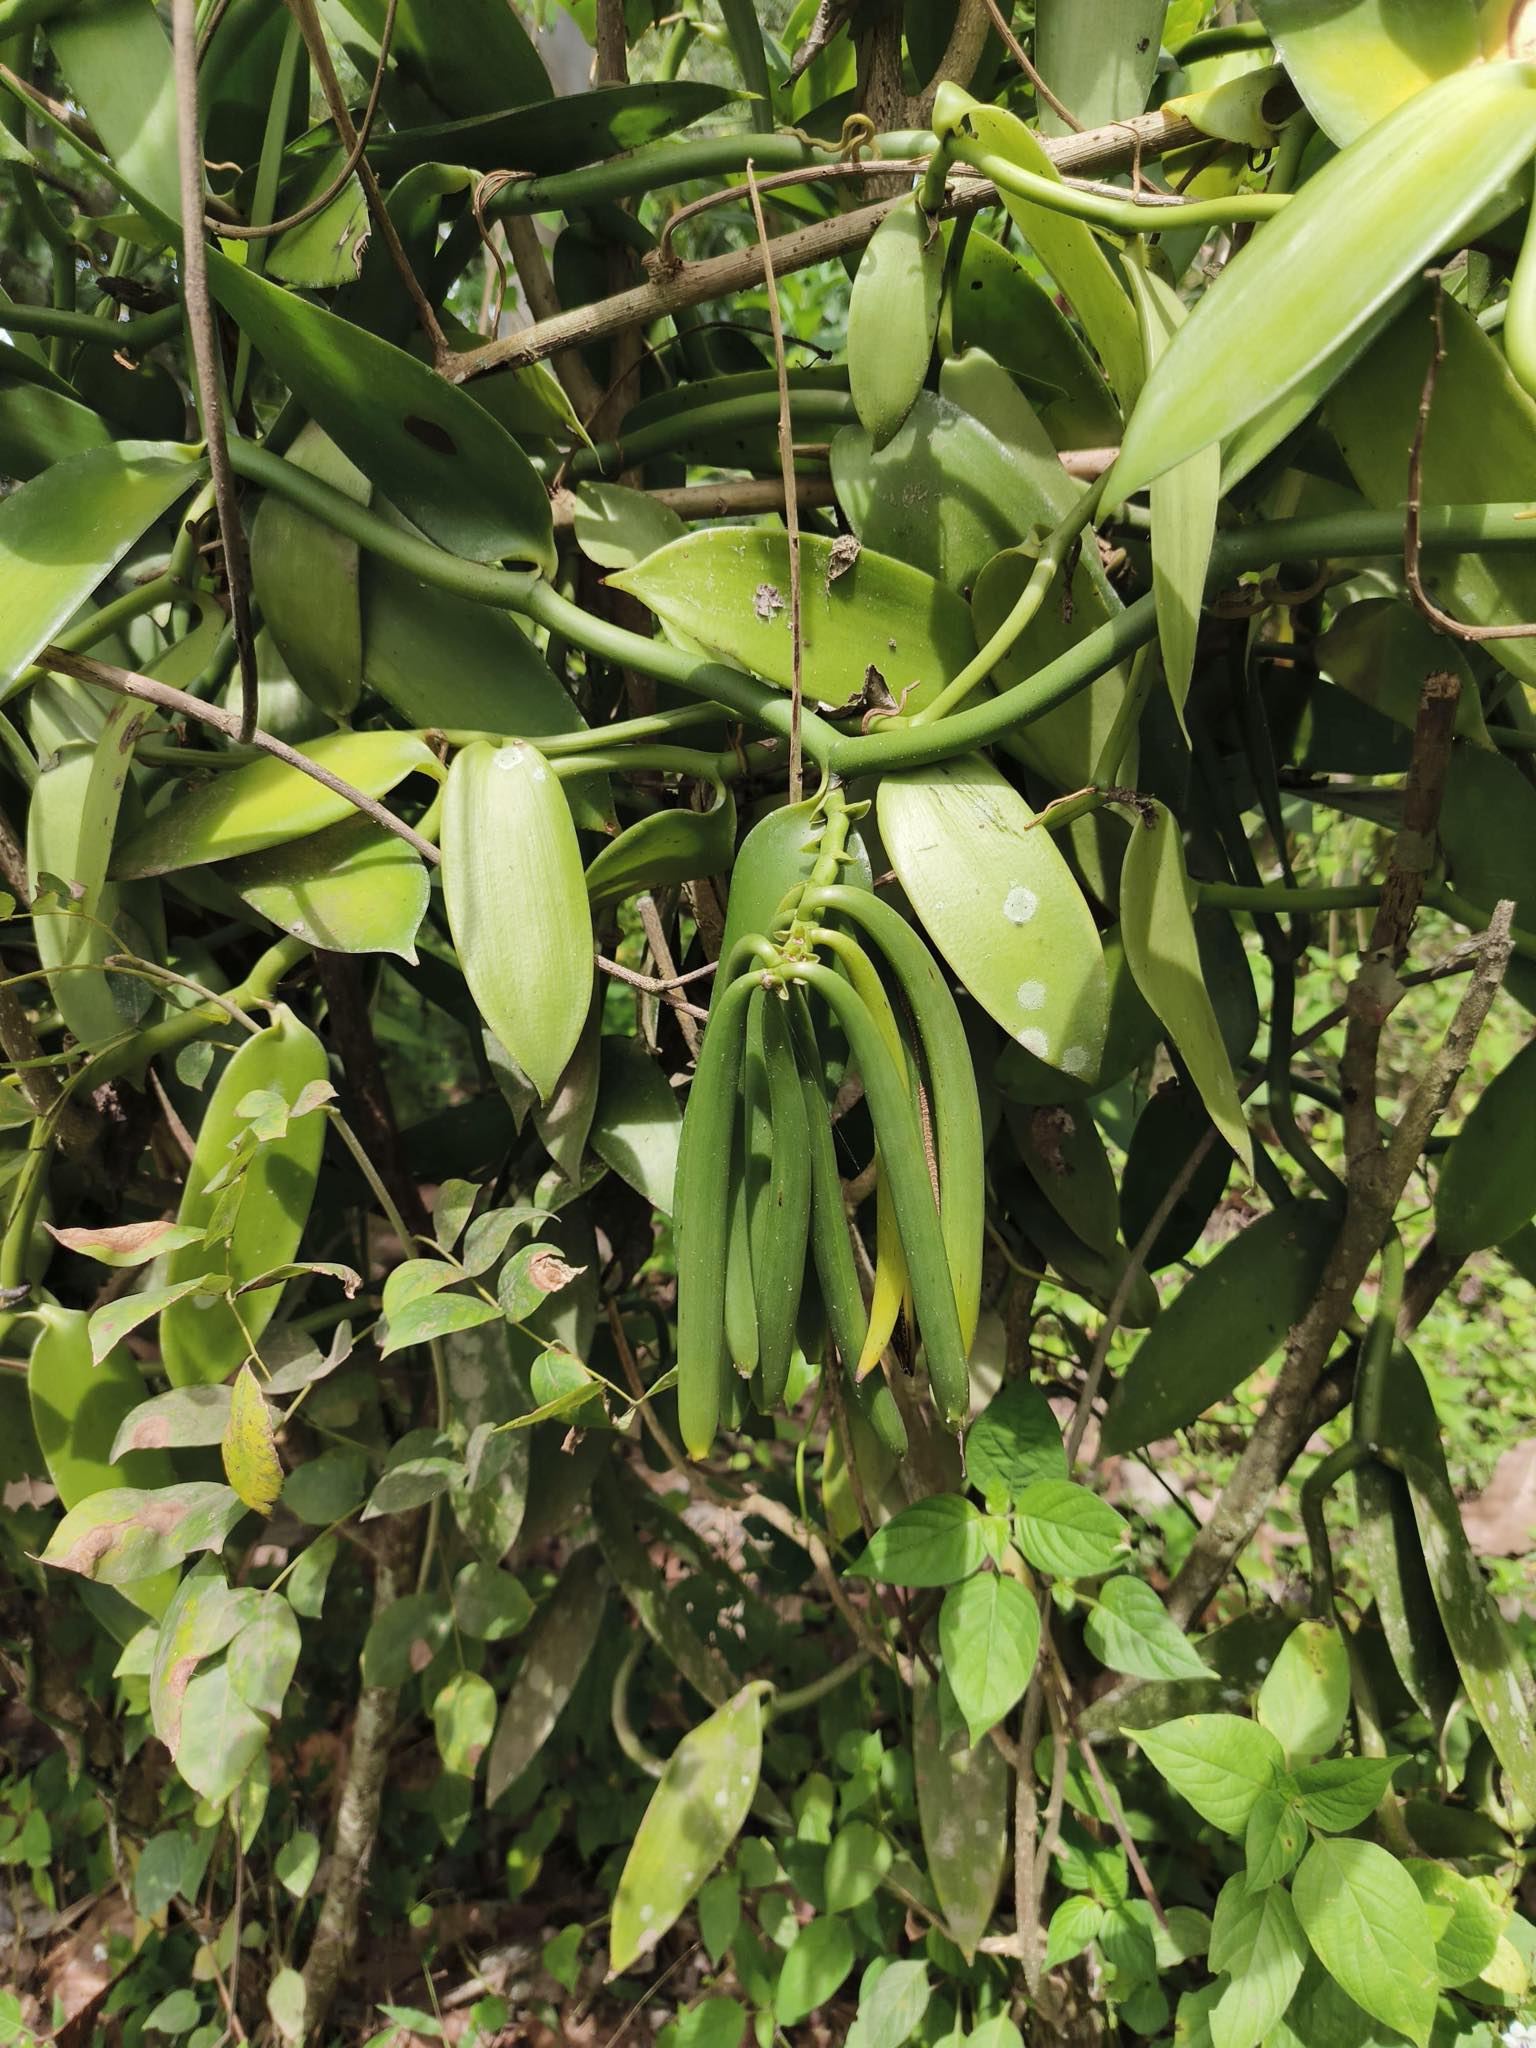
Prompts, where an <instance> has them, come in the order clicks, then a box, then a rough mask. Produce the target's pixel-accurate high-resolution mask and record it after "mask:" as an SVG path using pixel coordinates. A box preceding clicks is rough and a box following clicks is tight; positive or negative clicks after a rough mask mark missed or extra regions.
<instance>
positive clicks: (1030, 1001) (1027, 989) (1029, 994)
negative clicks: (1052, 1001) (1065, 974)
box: [1019, 981, 1045, 1010]
mask: <svg viewBox="0 0 1536 2048" xmlns="http://www.w3.org/2000/svg"><path fill="white" fill-rule="evenodd" d="M1019 1008H1020V1009H1021V1010H1043V1009H1044V1008H1045V983H1044V982H1043V981H1021V982H1020V983H1019Z"/></svg>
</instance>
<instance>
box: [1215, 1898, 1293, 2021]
mask: <svg viewBox="0 0 1536 2048" xmlns="http://www.w3.org/2000/svg"><path fill="white" fill-rule="evenodd" d="M1306 1963H1307V1945H1306V1942H1305V1941H1304V1940H1303V1938H1302V1933H1301V1929H1300V1927H1299V1926H1298V1925H1297V1923H1296V1912H1295V1908H1294V1907H1293V1906H1292V1904H1291V1901H1290V1897H1289V1895H1288V1893H1287V1892H1286V1889H1285V1887H1284V1885H1280V1884H1272V1885H1269V1886H1267V1887H1266V1888H1265V1889H1264V1890H1262V1891H1257V1892H1254V1891H1250V1890H1249V1889H1248V1887H1247V1886H1246V1885H1245V1883H1244V1881H1243V1879H1242V1878H1241V1877H1230V1878H1228V1880H1227V1882H1226V1884H1225V1885H1224V1886H1223V1887H1222V1891H1221V1896H1220V1897H1219V1898H1218V1899H1217V1901H1216V1912H1215V1916H1214V1919H1213V1921H1212V1924H1211V1952H1210V1965H1211V1968H1212V1969H1213V1970H1218V1971H1224V1972H1226V1973H1227V1974H1228V1975H1229V1976H1230V1978H1231V1982H1230V1983H1229V1984H1228V1985H1227V1986H1226V1988H1225V1989H1224V1990H1223V1992H1222V1994H1221V1997H1220V1999H1219V2000H1218V2001H1217V2003H1216V2005H1215V2007H1214V2009H1213V2010H1212V2012H1211V2017H1210V2028H1211V2042H1212V2048H1258V2044H1259V2043H1260V2042H1261V2041H1262V2040H1263V2039H1264V2037H1265V2036H1266V2034H1268V2032H1269V2030H1270V2028H1271V2027H1273V2026H1274V2024H1275V2023H1276V2021H1277V2020H1279V2019H1280V2018H1281V2016H1282V2015H1283V2014H1284V2012H1285V2009H1286V2007H1287V2006H1288V2005H1289V2004H1290V2002H1291V1997H1292V1994H1293V1993H1294V1992H1295V1989H1296V1986H1297V1985H1298V1984H1299V1983H1300V1982H1301V1973H1302V1971H1303V1970H1304V1969H1305V1968H1306Z"/></svg>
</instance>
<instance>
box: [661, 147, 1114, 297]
mask: <svg viewBox="0 0 1536 2048" xmlns="http://www.w3.org/2000/svg"><path fill="white" fill-rule="evenodd" d="M926 162H927V158H926V157H918V156H913V157H882V156H877V157H871V158H868V159H863V158H861V159H859V160H857V161H854V162H849V163H841V164H802V165H801V167H800V168H799V169H798V170H795V171H774V172H772V173H771V174H770V175H769V176H768V177H766V178H758V179H757V180H756V184H757V189H758V191H759V192H778V191H781V190H782V189H783V188H784V187H785V186H786V185H814V184H816V183H817V182H818V181H819V180H821V179H822V178H868V177H871V176H873V175H874V174H875V173H877V172H881V171H920V170H921V169H922V168H923V166H924V164H925V163H926ZM747 177H748V183H749V186H750V184H751V183H752V181H753V178H752V169H751V166H748V172H747ZM1124 196H1125V195H1124V193H1122V192H1120V191H1118V190H1117V191H1116V193H1115V197H1116V198H1117V199H1123V198H1124ZM740 197H741V188H740V187H739V186H737V185H722V186H721V187H720V189H719V190H718V191H717V192H706V193H705V194H704V197H703V198H702V199H690V200H689V202H688V204H687V205H686V206H678V207H674V209H673V210H672V212H671V213H669V214H668V215H667V218H666V223H665V225H664V226H663V228H662V230H661V240H660V241H659V242H658V243H657V245H656V247H655V248H654V249H653V250H651V251H650V252H649V253H648V254H647V256H646V257H645V268H646V272H647V274H648V275H649V276H651V277H657V276H664V275H665V274H666V273H667V272H668V271H669V270H671V269H672V268H673V267H674V266H675V265H676V264H677V263H678V262H679V261H680V259H679V258H678V257H677V256H676V255H675V254H674V253H673V249H672V237H673V236H674V235H675V234H676V233H677V230H678V229H679V228H680V227H681V226H682V225H683V223H684V221H689V220H697V218H698V217H699V215H700V214H701V213H711V212H713V211H714V209H715V208H716V207H717V206H726V205H728V204H729V203H730V201H731V200H733V199H739V198H740Z"/></svg>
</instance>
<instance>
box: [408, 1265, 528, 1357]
mask: <svg viewBox="0 0 1536 2048" xmlns="http://www.w3.org/2000/svg"><path fill="white" fill-rule="evenodd" d="M413 1263H414V1262H413ZM421 1263H422V1264H423V1265H425V1264H426V1263H427V1261H425V1260H422V1261H421ZM448 1277H449V1279H450V1280H454V1279H457V1278H458V1275H457V1274H456V1273H453V1272H451V1271H450V1273H449V1275H448ZM500 1314H501V1310H500V1309H499V1308H498V1307H497V1306H496V1304H495V1302H493V1301H482V1300H481V1299H480V1297H479V1295H478V1294H438V1293H433V1294H426V1295H419V1296H417V1298H416V1299H415V1300H414V1301H408V1302H407V1303H406V1304H405V1306H404V1307H403V1308H400V1309H396V1310H394V1311H392V1313H391V1314H390V1318H389V1326H388V1328H387V1329H386V1330H385V1332H384V1335H383V1339H382V1341H381V1342H380V1345H379V1356H380V1357H381V1358H388V1357H389V1356H390V1354H391V1353H392V1352H395V1351H404V1350H406V1349H407V1348H408V1347H409V1346H411V1345H413V1344H430V1343H432V1342H433V1341H434V1340H435V1339H437V1338H439V1337H446V1336H448V1335H449V1334H450V1333H451V1332H453V1331H457V1330H473V1329H474V1328H475V1327H476V1325H477V1324H479V1323H491V1322H494V1321H495V1320H496V1318H497V1317H498V1316H499V1315H500Z"/></svg>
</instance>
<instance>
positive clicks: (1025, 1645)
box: [939, 1572, 1040, 1744]
mask: <svg viewBox="0 0 1536 2048" xmlns="http://www.w3.org/2000/svg"><path fill="white" fill-rule="evenodd" d="M939 1647H940V1649H941V1650H942V1651H943V1653H944V1676H945V1677H946V1678H947V1679H948V1680H949V1686H950V1690H951V1691H952V1692H953V1694H954V1696H955V1704H956V1705H957V1706H958V1707H959V1709H960V1711H961V1713H962V1714H963V1715H964V1716H965V1724H966V1728H967V1729H968V1731H969V1733H970V1738H971V1741H972V1743H973V1744H974V1743H977V1742H980V1741H981V1739H982V1737H983V1736H984V1735H985V1734H986V1733H987V1731H988V1729H989V1728H994V1727H996V1725H997V1723H998V1722H999V1721H1001V1720H1002V1718H1003V1716H1004V1715H1005V1714H1006V1713H1007V1712H1008V1711H1009V1709H1010V1708H1011V1707H1013V1706H1014V1704H1015V1703H1016V1702H1017V1701H1018V1700H1020V1699H1022V1698H1023V1696H1024V1688H1025V1686H1027V1685H1028V1683H1029V1681H1030V1676H1031V1674H1032V1673H1033V1671H1034V1668H1035V1658H1036V1656H1037V1655H1038V1654H1039V1649H1040V1615H1039V1610H1038V1608H1037V1607H1036V1604H1035V1600H1034V1597H1033V1595H1032V1594H1030V1593H1029V1592H1028V1591H1027V1590H1026V1589H1025V1588H1024V1587H1023V1586H1021V1585H1020V1584H1019V1582H1018V1580H1017V1579H1009V1578H1004V1577H1002V1576H1001V1575H1000V1574H998V1573H995V1572H981V1573H979V1574H978V1575H977V1576H976V1577H975V1578H972V1579H967V1580H966V1581H965V1583H964V1584H963V1585H959V1586H952V1587H951V1588H950V1590H949V1592H948V1593H946V1594H945V1596H944V1605H943V1606H942V1607H941V1608H940V1609H939Z"/></svg>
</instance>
